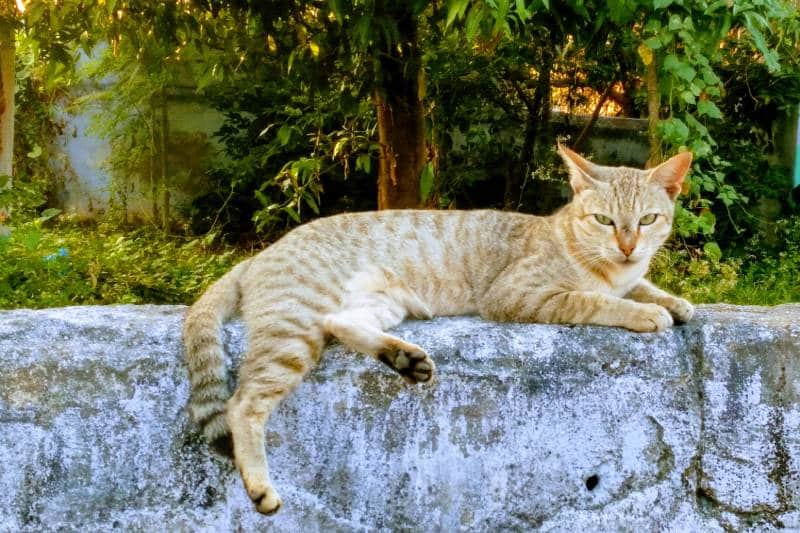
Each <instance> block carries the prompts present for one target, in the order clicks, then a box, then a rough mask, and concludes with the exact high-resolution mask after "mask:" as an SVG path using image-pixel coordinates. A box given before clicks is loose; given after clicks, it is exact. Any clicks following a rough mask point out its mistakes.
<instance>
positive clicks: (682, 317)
mask: <svg viewBox="0 0 800 533" xmlns="http://www.w3.org/2000/svg"><path fill="white" fill-rule="evenodd" d="M664 307H666V308H667V310H668V311H669V312H670V314H671V315H672V318H674V319H675V322H677V323H680V324H685V323H686V322H689V321H690V320H691V319H692V317H693V316H694V306H693V305H692V304H691V303H689V301H688V300H684V299H683V298H672V299H671V300H670V301H669V303H667V304H666V305H665V306H664Z"/></svg>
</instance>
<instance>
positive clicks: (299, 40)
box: [0, 0, 800, 307]
mask: <svg viewBox="0 0 800 533" xmlns="http://www.w3.org/2000/svg"><path fill="white" fill-rule="evenodd" d="M18 7H22V8H24V11H22V12H20V10H19V9H17V10H16V11H13V10H11V11H6V12H2V13H0V30H2V32H0V38H2V35H3V34H4V33H3V32H6V33H7V32H8V31H11V32H12V34H13V35H15V43H16V63H15V65H14V71H15V75H16V113H17V115H16V125H17V129H16V132H15V137H14V177H13V181H12V180H11V179H10V178H6V179H5V184H4V185H5V186H4V188H3V190H2V192H1V193H0V206H4V207H3V209H2V210H0V223H1V224H4V229H0V232H2V234H0V251H2V254H3V255H2V257H3V261H2V263H0V307H16V306H31V307H38V306H52V305H67V304H72V303H112V302H189V301H191V300H192V299H193V298H194V297H195V296H196V295H197V294H198V292H199V291H200V290H202V289H203V288H204V287H205V286H206V285H207V284H208V283H210V282H211V281H212V280H213V279H215V278H216V277H218V276H219V275H220V274H221V273H222V272H224V271H225V270H227V269H228V268H229V267H230V266H231V265H232V264H233V263H235V261H236V260H238V259H239V258H240V257H242V256H243V255H246V254H248V253H250V252H251V251H253V250H254V249H260V248H262V247H263V246H265V245H266V244H268V243H269V242H271V241H272V240H274V239H275V238H277V237H278V236H280V235H281V234H282V233H283V232H285V231H286V230H287V229H289V228H291V227H292V226H293V225H295V224H298V223H301V222H302V221H305V220H308V219H309V218H312V217H316V216H320V215H326V214H331V213H335V212H341V211H345V210H362V209H374V208H378V207H380V208H385V207H408V206H426V207H435V208H455V207H457V208H476V207H494V208H504V209H515V210H521V211H525V212H533V213H546V212H550V211H552V210H553V209H555V208H557V207H558V205H560V204H561V203H563V201H564V198H563V197H562V196H561V191H562V190H563V170H562V169H561V168H560V165H559V162H558V161H557V158H556V157H555V153H554V151H553V147H554V145H555V141H556V135H557V131H555V130H554V128H553V127H552V121H551V120H550V119H551V113H552V110H553V107H554V106H558V107H559V108H562V109H565V110H567V111H570V112H583V113H587V114H592V113H593V114H594V116H595V117H596V116H597V114H598V113H599V112H600V110H601V109H606V110H609V109H613V110H614V113H616V114H617V115H619V116H627V117H642V118H649V119H650V131H649V138H650V163H651V164H653V163H656V162H658V161H660V160H662V159H664V158H666V157H668V156H669V155H671V154H673V153H675V152H677V151H679V150H684V149H691V150H692V151H693V152H694V154H695V160H696V164H695V165H694V170H693V172H692V175H691V177H690V179H689V181H688V184H687V186H686V188H685V191H684V194H683V196H682V197H681V200H680V204H679V206H678V212H677V218H676V228H675V238H674V240H673V241H672V243H671V245H670V247H669V249H667V250H665V251H664V252H663V253H662V254H661V255H660V256H659V257H658V258H657V261H656V263H655V265H654V272H653V277H654V278H655V279H656V280H657V281H658V282H660V283H662V284H664V285H666V286H667V287H670V288H672V289H673V290H675V291H676V292H679V293H681V294H684V295H686V296H688V297H690V298H693V299H695V300H696V301H700V302H713V301H731V302H735V303H763V304H772V303H779V302H786V301H800V288H798V284H797V283H796V282H795V281H794V279H793V277H794V276H795V272H797V271H798V269H800V214H798V211H797V209H796V207H795V205H794V204H793V202H792V199H791V194H790V190H791V178H790V175H789V172H790V169H789V168H784V167H781V166H780V165H779V164H778V161H779V160H780V158H779V157H778V153H777V152H778V142H777V139H776V137H775V135H776V133H775V132H776V130H775V125H776V123H777V122H779V121H780V120H784V119H785V118H786V117H788V116H791V112H792V111H793V110H796V109H797V106H798V102H800V48H799V43H800V14H798V9H797V5H795V4H793V3H792V2H789V1H782V0H718V1H707V0H608V1H599V0H598V1H595V0H563V1H556V0H533V1H530V0H515V1H510V0H483V1H481V0H450V1H427V0H412V1H401V0H353V1H350V2H342V1H338V0H328V1H321V0H318V1H302V2H301V1H299V0H298V1H294V0H264V1H255V0H230V1H227V0H191V1H188V0H187V1H136V0H116V1H114V0H105V1H104V2H91V3H86V2H83V1H80V0H62V1H61V2H60V3H59V4H58V6H55V4H51V3H50V2H45V1H43V0H31V1H29V2H25V1H21V2H18ZM82 55H83V56H85V55H88V56H90V58H92V61H91V62H90V63H89V65H90V67H89V68H88V69H84V70H82V71H80V72H78V71H77V70H76V68H75V65H76V63H77V60H78V58H79V57H81V56H82ZM86 76H88V77H90V78H91V79H95V80H101V79H105V80H108V79H113V80H114V82H113V84H112V85H111V87H110V88H109V89H108V90H107V91H105V92H104V93H102V94H101V95H100V97H99V98H95V101H94V102H92V103H93V104H96V105H100V106H102V109H103V114H102V116H103V117H104V118H103V120H101V121H98V122H97V123H96V124H95V126H94V127H95V128H96V130H97V131H99V132H100V133H102V134H103V135H104V136H106V137H108V139H109V140H110V142H111V143H112V146H113V147H114V149H113V150H112V156H111V158H110V159H109V161H108V162H107V165H108V168H109V169H110V170H111V172H112V173H113V175H114V179H115V185H114V187H115V188H116V190H118V191H122V193H120V194H116V195H115V196H114V198H115V201H114V202H112V206H111V209H110V210H109V212H108V213H106V215H105V216H104V217H101V218H100V219H98V220H92V221H85V220H78V219H77V218H76V217H74V216H71V215H68V214H65V213H61V212H60V211H59V210H58V205H59V203H58V198H57V195H58V191H59V190H60V187H61V186H62V185H63V176H59V175H58V173H57V172H54V171H53V170H52V168H53V165H52V161H53V159H54V158H57V157H58V153H57V150H56V148H54V145H53V144H52V142H51V141H52V139H53V138H54V136H55V135H57V134H58V133H59V132H60V128H63V123H62V120H61V119H60V113H61V112H63V109H65V108H67V109H68V108H69V107H70V106H73V105H80V104H81V103H82V102H80V101H76V100H75V98H74V94H75V93H74V87H75V86H76V84H78V83H79V81H80V80H82V79H84V78H85V77H86ZM178 88H181V89H184V90H186V89H188V90H191V91H192V92H194V93H196V94H198V95H201V96H202V97H203V98H204V99H206V100H207V101H208V102H209V103H210V105H213V106H214V107H215V108H216V109H218V110H219V111H220V112H221V113H222V114H223V116H224V121H223V124H222V126H221V127H220V129H219V131H218V132H217V139H218V141H219V142H220V143H221V146H222V153H221V154H218V155H217V156H215V157H214V158H213V159H212V160H209V161H207V162H206V168H207V169H208V170H207V175H206V178H207V179H208V181H209V187H208V188H207V192H206V193H204V194H202V195H200V196H198V197H197V198H196V199H195V200H194V201H193V202H192V204H191V205H187V206H186V207H185V209H183V210H182V212H179V213H174V212H172V211H171V210H172V209H174V207H173V204H172V203H171V202H170V193H171V191H172V180H173V178H174V177H173V176H171V175H170V169H169V164H168V155H169V154H168V149H167V139H168V136H169V131H168V125H167V121H166V119H165V117H166V109H167V106H168V101H169V97H170V95H172V94H173V93H174V91H175V90H176V89H178ZM83 103H85V102H83ZM589 127H591V122H590V125H589ZM563 141H564V142H566V143H567V144H569V145H571V146H573V147H575V148H576V149H578V150H580V149H581V145H582V143H584V142H585V135H583V134H579V135H576V136H574V137H572V138H566V139H563ZM7 142H9V141H8V139H3V143H7ZM589 155H591V154H589ZM398 161H400V162H403V163H401V164H398V163H397V162H398ZM608 163H615V162H614V161H608ZM132 179H138V180H140V181H143V182H146V183H147V187H148V190H149V191H150V196H151V200H152V209H151V211H152V213H151V214H152V216H151V217H150V218H149V219H148V221H146V223H145V224H144V225H141V224H139V225H133V223H132V221H130V220H128V217H127V210H126V206H125V198H126V196H125V194H124V191H125V190H126V187H128V184H129V182H130V180H132Z"/></svg>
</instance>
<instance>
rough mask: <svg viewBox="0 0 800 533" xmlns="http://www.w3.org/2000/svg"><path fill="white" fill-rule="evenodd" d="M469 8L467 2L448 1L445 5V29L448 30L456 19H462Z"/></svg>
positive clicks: (459, 0)
mask: <svg viewBox="0 0 800 533" xmlns="http://www.w3.org/2000/svg"><path fill="white" fill-rule="evenodd" d="M467 6H469V0H450V1H449V2H448V3H447V22H446V23H445V27H446V28H449V27H450V25H451V24H452V23H453V22H454V21H455V20H456V19H457V18H458V19H460V18H462V17H463V16H464V13H465V12H466V11H467Z"/></svg>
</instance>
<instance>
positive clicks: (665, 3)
mask: <svg viewBox="0 0 800 533" xmlns="http://www.w3.org/2000/svg"><path fill="white" fill-rule="evenodd" d="M674 1H675V0H653V9H664V8H665V7H669V6H671V5H672V3H673V2H674Z"/></svg>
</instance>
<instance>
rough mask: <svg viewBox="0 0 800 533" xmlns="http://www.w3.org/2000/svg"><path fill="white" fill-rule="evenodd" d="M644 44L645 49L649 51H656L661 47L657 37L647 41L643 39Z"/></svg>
mask: <svg viewBox="0 0 800 533" xmlns="http://www.w3.org/2000/svg"><path fill="white" fill-rule="evenodd" d="M644 44H645V45H647V47H648V48H650V49H651V50H658V49H659V48H661V46H662V44H661V39H659V38H658V37H650V38H649V39H645V41H644Z"/></svg>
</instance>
